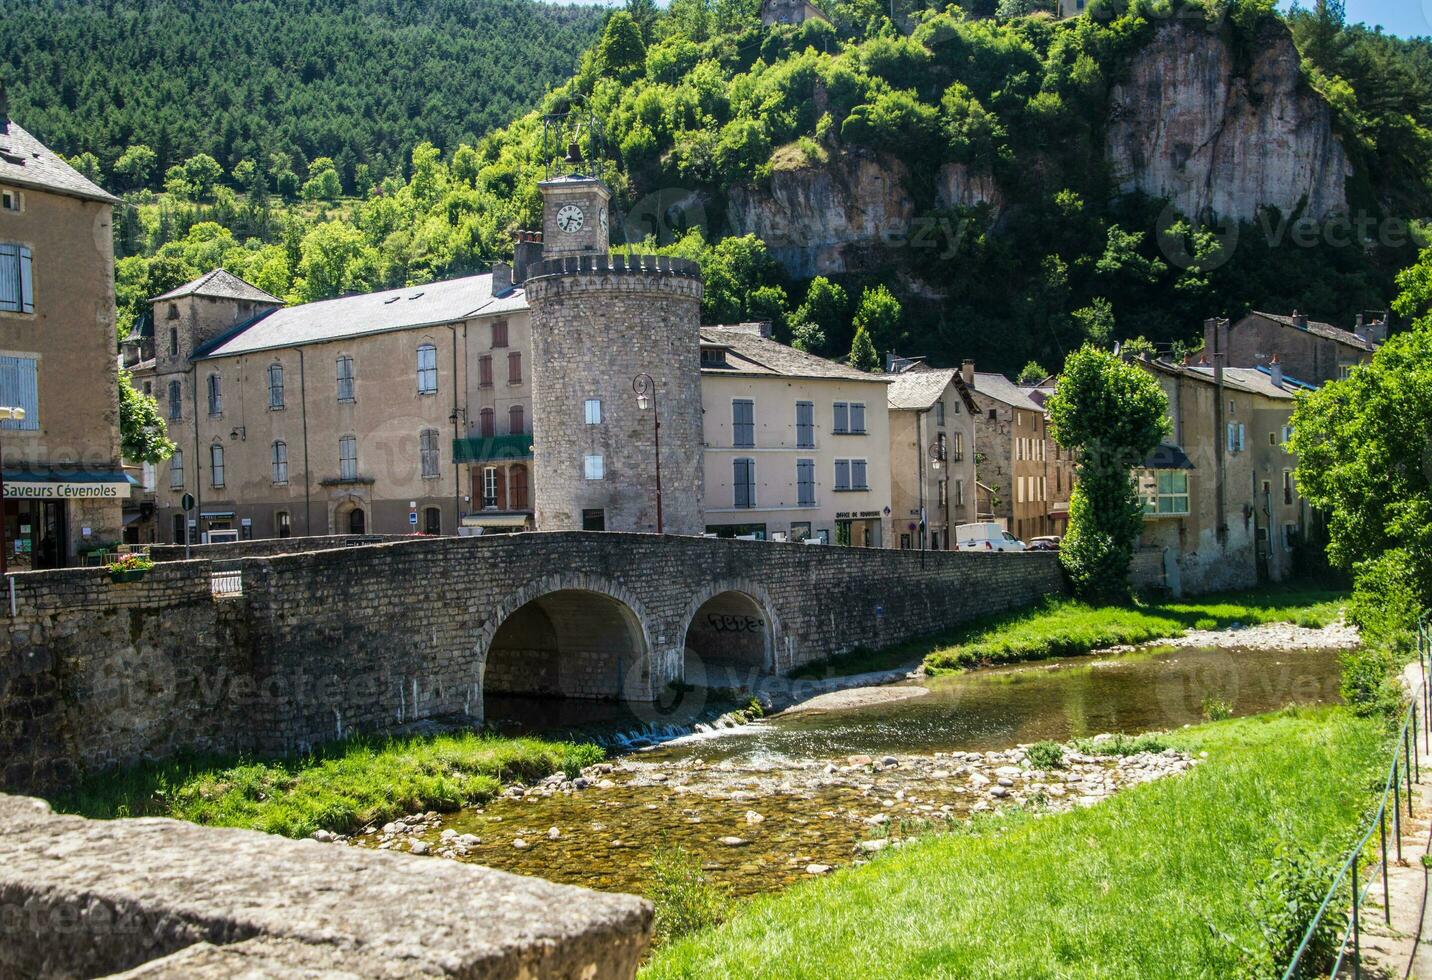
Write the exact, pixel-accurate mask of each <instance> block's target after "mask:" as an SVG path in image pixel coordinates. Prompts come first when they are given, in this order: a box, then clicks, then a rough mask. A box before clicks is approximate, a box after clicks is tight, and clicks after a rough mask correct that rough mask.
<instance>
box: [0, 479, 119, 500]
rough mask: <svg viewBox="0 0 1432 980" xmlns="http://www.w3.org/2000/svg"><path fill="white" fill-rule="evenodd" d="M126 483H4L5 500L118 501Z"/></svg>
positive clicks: (7, 481)
mask: <svg viewBox="0 0 1432 980" xmlns="http://www.w3.org/2000/svg"><path fill="white" fill-rule="evenodd" d="M128 496H129V484H128V483H25V482H15V483H12V482H11V481H9V480H6V481H5V499H6V500H119V499H121V498H124V497H128Z"/></svg>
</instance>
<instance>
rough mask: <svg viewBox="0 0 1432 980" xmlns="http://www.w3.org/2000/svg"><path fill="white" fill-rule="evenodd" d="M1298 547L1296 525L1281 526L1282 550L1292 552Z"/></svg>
mask: <svg viewBox="0 0 1432 980" xmlns="http://www.w3.org/2000/svg"><path fill="white" fill-rule="evenodd" d="M1297 545H1298V525H1296V524H1284V525H1283V550H1284V551H1292V550H1293V549H1294V548H1295V547H1297Z"/></svg>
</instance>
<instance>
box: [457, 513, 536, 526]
mask: <svg viewBox="0 0 1432 980" xmlns="http://www.w3.org/2000/svg"><path fill="white" fill-rule="evenodd" d="M530 520H531V518H530V517H528V516H527V515H526V514H464V515H462V526H463V527H526V526H527V523H528V521H530Z"/></svg>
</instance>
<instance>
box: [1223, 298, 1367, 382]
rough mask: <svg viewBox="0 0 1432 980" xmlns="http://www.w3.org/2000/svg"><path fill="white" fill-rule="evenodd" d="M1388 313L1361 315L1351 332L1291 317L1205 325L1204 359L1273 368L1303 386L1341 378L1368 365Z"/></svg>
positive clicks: (1270, 315) (1252, 316)
mask: <svg viewBox="0 0 1432 980" xmlns="http://www.w3.org/2000/svg"><path fill="white" fill-rule="evenodd" d="M1389 319H1390V317H1389V314H1387V313H1385V312H1384V313H1373V314H1367V313H1360V314H1358V317H1357V321H1356V324H1355V326H1354V328H1353V329H1352V330H1344V329H1342V328H1341V327H1335V326H1333V325H1332V324H1331V323H1322V322H1320V321H1318V320H1310V319H1308V317H1307V315H1306V314H1303V313H1298V312H1294V313H1293V314H1292V315H1290V316H1284V315H1281V314H1278V313H1259V312H1257V311H1254V312H1252V313H1249V314H1248V315H1247V316H1245V317H1244V318H1243V319H1241V320H1239V321H1238V322H1237V323H1233V324H1230V323H1229V322H1228V321H1227V320H1220V319H1212V320H1206V321H1204V324H1203V354H1204V356H1205V357H1207V358H1217V357H1219V356H1221V357H1222V358H1223V363H1224V364H1225V365H1227V366H1228V367H1235V368H1253V367H1262V368H1267V367H1269V366H1271V365H1273V364H1275V363H1276V364H1278V365H1280V367H1281V370H1282V371H1283V372H1284V375H1285V376H1286V377H1288V378H1296V379H1297V380H1299V381H1302V382H1304V383H1306V384H1312V385H1320V384H1322V383H1323V382H1325V381H1336V380H1337V379H1339V378H1345V377H1347V375H1348V372H1349V371H1351V370H1352V369H1353V368H1355V367H1357V366H1358V365H1359V364H1366V363H1367V362H1368V361H1370V360H1372V355H1373V354H1375V353H1376V352H1377V348H1378V347H1379V346H1380V345H1381V344H1382V342H1383V341H1385V340H1386V339H1387V331H1388V320H1389Z"/></svg>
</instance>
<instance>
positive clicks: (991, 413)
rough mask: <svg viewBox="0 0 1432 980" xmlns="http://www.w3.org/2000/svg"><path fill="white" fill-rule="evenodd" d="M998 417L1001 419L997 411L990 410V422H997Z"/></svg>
mask: <svg viewBox="0 0 1432 980" xmlns="http://www.w3.org/2000/svg"><path fill="white" fill-rule="evenodd" d="M998 417H999V416H998V415H997V414H996V411H995V409H993V408H992V409H990V410H989V420H990V421H991V422H993V421H995V420H996V419H997V418H998Z"/></svg>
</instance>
